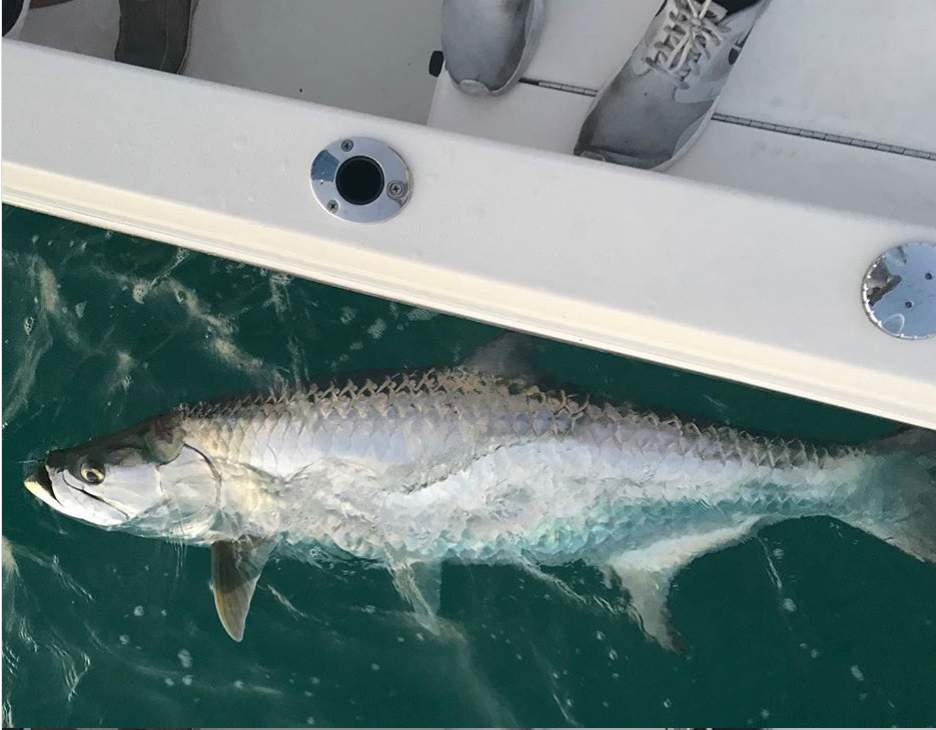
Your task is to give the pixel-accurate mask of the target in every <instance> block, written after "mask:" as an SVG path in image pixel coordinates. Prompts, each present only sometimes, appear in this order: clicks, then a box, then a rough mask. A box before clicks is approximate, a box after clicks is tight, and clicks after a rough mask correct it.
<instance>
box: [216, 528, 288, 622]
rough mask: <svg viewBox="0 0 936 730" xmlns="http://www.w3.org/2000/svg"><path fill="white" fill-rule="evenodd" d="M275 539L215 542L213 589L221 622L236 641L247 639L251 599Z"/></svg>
mask: <svg viewBox="0 0 936 730" xmlns="http://www.w3.org/2000/svg"><path fill="white" fill-rule="evenodd" d="M272 550H273V542H272V541H270V540H263V539H261V538H255V537H249V536H245V537H241V538H239V539H238V540H234V541H231V540H219V541H217V542H215V543H212V545H211V589H212V592H213V593H214V600H215V608H216V609H217V611H218V618H220V619H221V625H222V626H224V630H225V631H227V633H228V635H229V636H230V637H231V638H232V639H234V641H240V640H241V639H243V638H244V624H245V623H246V622H247V612H248V611H249V610H250V600H251V599H252V598H253V594H254V591H255V590H256V588H257V581H258V580H259V579H260V573H261V572H262V571H263V566H264V565H265V564H266V561H267V558H269V557H270V552H271V551H272Z"/></svg>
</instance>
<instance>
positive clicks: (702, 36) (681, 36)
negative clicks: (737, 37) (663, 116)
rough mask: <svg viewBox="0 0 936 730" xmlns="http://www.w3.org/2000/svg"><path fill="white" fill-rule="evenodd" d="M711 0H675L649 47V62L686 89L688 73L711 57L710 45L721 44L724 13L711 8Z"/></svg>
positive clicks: (667, 10)
mask: <svg viewBox="0 0 936 730" xmlns="http://www.w3.org/2000/svg"><path fill="white" fill-rule="evenodd" d="M711 5H712V0H672V4H671V7H668V8H667V9H666V10H665V11H664V12H665V13H666V14H667V18H666V20H665V21H664V22H663V25H662V27H661V28H660V32H659V34H658V36H657V40H656V42H654V44H653V45H652V46H651V47H650V51H651V53H650V55H649V56H648V57H647V59H646V60H647V63H648V64H650V65H651V66H653V67H654V68H656V69H659V70H660V71H662V72H663V73H665V74H667V75H669V76H672V77H673V78H674V79H675V80H676V81H677V82H678V83H679V85H680V86H682V87H683V88H685V87H686V86H687V85H688V84H686V81H685V79H686V76H688V75H689V73H690V72H691V71H693V70H695V69H696V68H697V62H698V61H699V59H700V58H702V57H703V56H705V57H706V58H709V57H710V56H711V50H710V45H711V44H714V45H716V46H720V45H721V44H722V40H723V39H724V38H723V36H722V32H721V30H720V29H719V27H718V23H719V22H720V21H721V19H722V16H723V12H719V11H720V10H721V8H719V6H717V5H716V6H715V7H716V8H718V11H716V10H715V9H713V8H712V7H711Z"/></svg>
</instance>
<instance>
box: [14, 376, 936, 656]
mask: <svg viewBox="0 0 936 730" xmlns="http://www.w3.org/2000/svg"><path fill="white" fill-rule="evenodd" d="M934 454H936V434H933V433H932V432H926V431H919V430H917V431H913V432H908V433H906V434H903V435H900V436H898V437H895V438H893V439H891V440H889V441H886V442H882V443H878V444H872V445H870V446H869V447H868V448H855V447H846V446H839V447H823V446H816V445H812V444H809V443H805V442H802V441H797V440H782V439H772V438H764V437H759V436H754V435H751V434H748V433H745V432H743V431H739V430H736V429H733V428H729V427H726V426H700V425H696V424H694V423H692V422H689V421H684V420H680V419H678V418H676V417H669V418H663V417H660V416H658V415H655V414H653V413H648V412H641V411H638V410H635V409H632V408H630V407H628V406H625V405H621V404H614V403H609V402H602V401H596V400H592V399H589V398H588V397H582V396H577V395H573V394H571V393H568V392H565V391H563V390H546V389H543V388H541V387H539V386H537V385H534V384H531V383H530V382H528V381H527V380H524V379H521V378H512V377H505V376H502V375H495V374H488V373H487V372H485V371H483V370H479V369H477V368H473V367H468V368H454V369H448V370H428V371H423V372H414V373H403V374H399V375H394V376H385V377H380V378H350V379H347V380H342V381H335V382H331V383H328V384H325V385H318V386H314V385H313V386H309V387H304V388H298V387H297V388H293V389H290V390H286V391H283V392H280V393H278V394H272V395H262V396H256V397H252V398H246V399H241V400H234V401H228V402H223V403H214V404H200V405H196V406H183V407H180V408H178V409H176V410H175V411H173V412H170V413H169V414H166V415H164V416H160V417H157V418H154V419H150V420H149V421H146V422H144V423H141V424H138V425H137V426H134V427H131V428H129V429H126V430H125V431H122V432H120V433H117V434H114V435H111V436H107V437H103V438H101V439H95V440H94V441H91V442H89V443H88V444H85V445H83V446H79V447H75V448H73V449H68V450H65V451H59V452H53V453H52V454H50V455H49V456H48V458H47V460H46V462H45V463H44V464H43V465H42V466H41V467H40V469H39V470H38V471H37V473H36V474H35V475H34V476H33V477H31V478H30V479H29V480H27V482H26V486H27V487H28V488H29V489H30V491H31V492H32V493H33V494H35V495H36V496H37V497H38V498H39V499H41V500H42V501H43V502H45V503H46V504H48V505H49V506H51V507H53V508H54V509H56V510H58V511H60V512H63V513H65V514H67V515H70V516H72V517H76V518H78V519H82V520H85V521H87V522H92V523H94V524H98V525H100V526H102V527H105V528H108V529H120V530H124V531H128V532H133V533H136V534H140V535H145V536H155V537H163V538H171V539H177V540H182V541H185V542H188V543H191V544H196V545H210V546H211V551H212V584H213V588H214V595H215V604H216V607H217V610H218V615H219V617H220V618H221V621H222V624H223V625H224V627H225V629H226V630H227V632H228V634H229V635H230V636H232V637H233V638H234V639H236V640H240V639H241V638H242V637H243V634H244V626H245V621H246V617H247V612H248V609H249V606H250V601H251V598H252V596H253V593H254V590H255V587H256V585H257V581H258V579H259V576H260V572H261V570H262V568H263V564H264V563H265V562H266V560H267V558H268V557H269V555H270V554H271V552H272V551H273V550H274V549H280V550H281V551H283V552H284V553H285V554H286V555H292V556H298V557H303V556H306V555H310V553H312V552H313V551H314V552H315V554H318V552H317V551H320V550H321V549H322V548H324V549H326V550H329V551H332V552H334V553H336V554H340V555H351V556H356V557H360V558H365V559H368V560H373V561H380V562H381V563H383V564H385V565H386V566H387V567H388V568H389V569H390V571H391V573H392V575H393V577H394V582H395V585H396V586H397V588H398V589H399V590H400V592H401V593H402V594H403V595H404V596H405V597H406V598H407V600H409V602H410V603H411V604H412V605H413V607H414V609H415V610H416V615H417V617H421V619H420V620H421V621H423V622H424V625H426V626H428V627H430V628H431V627H432V626H434V621H435V618H434V616H435V610H434V609H435V606H436V605H437V600H438V585H439V576H440V573H439V565H440V564H441V562H442V561H443V560H446V559H458V560H464V561H487V562H512V563H519V564H522V565H524V566H526V567H528V568H530V569H532V570H537V568H536V565H537V564H559V563H563V562H567V561H570V560H576V559H578V560H582V561H584V562H586V563H589V564H591V565H594V566H596V567H598V568H600V569H602V570H604V571H606V573H608V574H609V576H612V577H616V578H617V579H619V581H620V583H621V584H622V586H623V587H624V588H625V589H626V590H627V592H628V593H629V595H630V599H631V604H630V610H631V613H632V615H633V616H634V617H635V618H636V619H637V620H638V622H639V625H640V626H641V628H642V629H643V630H644V632H645V633H646V634H647V635H648V636H650V637H652V638H653V639H655V640H656V641H658V642H659V643H660V644H661V645H663V646H665V647H673V646H674V639H673V632H672V630H671V628H670V626H669V620H668V615H667V611H666V595H667V591H668V587H669V584H670V581H671V580H672V578H673V576H674V575H675V573H676V572H677V571H678V570H679V569H680V568H681V567H682V566H684V565H686V564H688V563H689V562H691V561H692V560H693V559H694V558H696V557H698V556H700V555H703V554H705V553H707V552H711V551H713V550H716V549H719V548H721V547H724V546H727V545H729V544H731V543H733V542H736V541H738V540H740V539H743V538H744V537H746V536H747V535H748V534H750V532H751V531H752V530H754V529H756V528H757V527H758V526H760V525H764V524H767V523H770V522H776V521H778V520H783V519H787V518H794V517H801V516H806V515H829V516H832V517H836V518H838V519H841V520H843V521H845V522H847V523H849V524H851V525H853V526H855V527H858V528H859V529H862V530H864V531H866V532H868V533H870V534H872V535H875V536H876V537H879V538H881V539H883V540H886V541H888V542H889V543H891V544H892V545H894V546H895V547H897V548H899V549H901V550H903V551H904V552H906V553H908V554H910V555H912V556H914V557H916V558H918V559H920V560H924V561H928V562H932V563H936V479H934V475H933V466H934V459H933V456H934ZM433 597H434V598H433Z"/></svg>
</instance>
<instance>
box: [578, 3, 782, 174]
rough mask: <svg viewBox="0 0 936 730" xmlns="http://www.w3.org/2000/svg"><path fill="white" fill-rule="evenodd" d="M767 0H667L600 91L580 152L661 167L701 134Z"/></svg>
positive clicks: (581, 135)
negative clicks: (622, 66)
mask: <svg viewBox="0 0 936 730" xmlns="http://www.w3.org/2000/svg"><path fill="white" fill-rule="evenodd" d="M768 2H769V0H721V2H718V3H716V2H713V0H666V2H665V3H664V4H663V7H662V8H661V9H660V11H659V12H658V13H657V15H656V17H654V19H653V22H652V23H651V24H650V27H649V28H648V29H647V32H646V34H645V35H644V37H643V40H641V42H640V44H639V45H638V46H637V48H636V49H635V50H634V52H633V53H632V54H631V57H630V59H628V61H627V63H626V64H624V68H622V69H621V70H620V72H619V73H618V74H617V76H615V77H614V78H613V79H612V80H611V82H610V83H609V84H608V85H607V86H606V87H605V88H604V90H603V91H602V92H601V93H599V95H598V98H597V99H596V100H595V103H594V104H593V105H592V108H591V110H590V111H589V114H588V116H587V118H586V119H585V123H584V124H583V125H582V129H581V131H580V132H579V138H578V142H577V143H576V145H575V154H577V155H581V156H583V157H591V158H594V159H599V160H606V161H608V162H615V163H618V164H621V165H630V166H632V167H640V168H644V169H655V170H661V169H664V168H666V167H668V166H669V165H671V164H672V163H673V162H675V161H676V160H677V159H678V158H679V157H680V155H682V154H684V153H685V152H686V151H687V150H688V149H689V148H690V147H691V146H692V144H693V143H694V142H695V140H696V139H698V137H699V135H700V134H701V133H702V130H703V129H704V127H705V125H706V124H707V123H708V121H709V119H710V118H711V116H712V113H713V112H714V110H715V102H716V100H717V99H718V95H719V94H720V93H721V90H722V88H723V87H724V85H725V82H726V81H727V80H728V74H729V73H730V72H731V67H732V66H733V65H734V62H735V60H736V59H737V57H738V54H739V53H740V52H741V48H742V47H743V46H744V42H745V41H746V40H747V37H748V34H749V33H750V32H751V29H752V28H753V27H754V23H755V21H756V20H757V18H758V17H759V16H760V14H761V13H762V12H763V10H764V8H765V7H766V6H767V3H768Z"/></svg>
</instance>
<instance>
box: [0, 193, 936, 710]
mask: <svg viewBox="0 0 936 730" xmlns="http://www.w3.org/2000/svg"><path fill="white" fill-rule="evenodd" d="M497 332H498V330H497V329H496V328H492V327H489V326H485V325H481V324H478V323H474V322H470V321H465V320H461V319H456V318H453V317H448V316H443V315H436V314H434V313H431V312H428V311H425V310H421V309H414V308H412V307H408V306H404V305H400V304H395V303H391V302H387V301H382V300H379V299H375V298H372V297H367V296H363V295H359V294H354V293H350V292H346V291H342V290H339V289H334V288H331V287H327V286H324V285H321V284H316V283H312V282H308V281H303V280H299V279H293V278H290V277H287V276H284V275H281V274H274V273H270V272H267V271H264V270H261V269H257V268H253V267H249V266H245V265H241V264H237V263H231V262H228V261H224V260H220V259H215V258H211V257H209V256H204V255H199V254H194V253H188V252H185V251H182V250H179V249H176V248H173V247H171V246H166V245H163V244H157V243H151V242H147V241H143V240H140V239H137V238H133V237H130V236H124V235H118V234H112V233H109V232H105V231H102V230H99V229H95V228H92V227H89V226H83V225H78V224H75V223H71V222H67V221H62V220H59V219H55V218H51V217H48V216H43V215H38V214H35V213H30V212H26V211H23V210H18V209H15V208H10V207H5V208H4V210H3V357H4V359H3V365H4V369H3V396H4V403H3V421H4V431H3V447H4V448H3V534H4V536H5V539H6V541H7V542H6V545H7V547H9V548H10V550H11V554H8V555H6V556H5V560H4V598H3V606H4V617H3V640H4V645H3V680H4V681H3V692H4V694H3V707H4V724H5V725H12V724H16V725H20V726H22V725H28V726H56V725H58V726H62V725H71V726H76V725H81V726H95V725H102V726H137V727H142V726H148V725H149V726H202V727H205V726H213V725H217V726H293V725H300V726H301V725H310V724H316V725H342V726H354V725H360V726H374V725H380V726H393V725H401V726H418V725H433V726H470V725H498V726H508V725H522V726H560V725H570V724H581V725H597V726H615V725H645V726H677V725H684V726H700V725H708V726H713V725H721V726H744V725H754V724H764V725H772V726H796V725H813V726H822V725H835V726H885V725H891V724H894V725H928V724H929V725H931V724H936V568H934V567H933V566H928V565H924V564H921V563H919V562H917V561H914V560H913V559H911V558H909V557H907V556H905V555H903V554H902V553H899V552H897V551H896V550H894V549H891V548H890V547H888V546H886V545H884V544H882V543H881V542H879V541H876V540H874V539H873V538H870V537H867V536H865V535H864V534H863V533H860V532H858V531H856V530H853V529H851V528H848V527H846V526H844V525H842V524H840V523H837V522H835V521H833V520H828V519H804V520H798V521H792V522H787V523H784V524H780V525H776V526H773V527H770V528H768V529H766V530H764V531H763V532H761V533H760V535H759V536H757V537H755V538H752V539H750V540H748V541H747V542H745V543H743V544H741V545H739V546H736V547H732V548H730V549H727V550H724V551H722V552H719V553H716V554H713V555H709V556H706V557H703V558H701V559H699V560H697V561H696V562H695V563H693V564H692V565H691V566H689V567H688V568H687V569H685V570H684V571H682V572H681V573H680V574H679V576H678V578H677V580H676V583H675V585H674V588H673V591H672V594H671V597H670V607H671V612H672V615H673V620H674V623H675V625H676V627H677V629H678V630H679V632H680V633H681V635H682V638H683V641H684V643H685V645H686V650H685V653H683V654H673V653H669V652H666V651H663V650H661V649H660V648H659V647H657V646H656V645H654V644H651V643H649V642H648V641H646V640H645V639H644V637H643V635H642V634H641V633H640V632H639V630H638V629H637V628H636V627H635V626H634V625H633V624H632V623H631V622H630V621H629V620H628V619H627V618H626V617H624V616H621V615H620V614H619V611H620V609H621V608H622V607H623V606H624V605H625V599H624V598H623V597H622V596H620V595H618V593H617V592H616V591H615V590H613V589H610V588H608V587H606V586H605V585H604V582H603V580H602V577H601V576H600V575H599V574H598V573H597V572H596V571H594V570H593V569H591V568H588V567H586V566H584V565H578V564H574V565H570V566H567V567H565V568H562V569H560V570H557V571H555V572H556V574H557V575H558V576H559V577H560V578H561V579H562V580H563V581H564V582H565V583H566V584H567V585H569V586H570V587H572V588H573V589H574V591H575V592H576V593H578V594H579V595H580V596H581V597H582V600H574V599H571V598H569V597H568V596H567V595H565V594H564V593H563V592H562V591H561V590H559V589H558V588H557V587H556V586H554V585H551V584H546V583H544V582H542V581H540V580H537V579H534V578H532V577H531V576H530V575H528V574H527V573H524V572H522V571H521V570H519V569H514V568H510V567H490V566H487V567H486V566H470V565H457V564H449V565H446V566H445V569H444V573H443V590H442V604H441V615H442V617H443V618H444V619H445V620H446V623H447V624H448V625H449V627H450V628H451V630H450V631H448V632H447V633H446V635H445V636H444V637H435V636H433V635H431V634H426V632H425V631H424V630H423V629H422V628H421V627H420V626H419V625H418V624H417V623H416V622H415V621H414V620H413V619H412V618H411V617H410V614H409V612H408V610H407V607H406V605H405V604H404V602H403V601H402V600H401V599H400V598H399V597H398V596H397V595H396V593H395V591H394V589H393V587H392V585H391V581H390V578H389V577H388V575H387V574H386V573H385V572H383V571H382V570H379V569H374V568H372V567H368V566H367V565H365V564H363V563H354V562H350V563H340V564H322V565H315V566H313V565H308V564H304V563H297V562H291V561H285V560H283V561H279V562H274V563H273V564H272V565H270V566H268V567H267V569H266V571H265V572H264V576H263V579H262V582H261V588H260V589H259V591H258V594H257V596H256V598H255V600H254V606H253V610H252V612H251V617H250V622H249V624H248V631H247V635H246V638H245V640H244V642H243V643H242V644H235V643H234V642H231V641H230V640H228V639H227V637H226V636H225V634H224V632H223V631H222V629H221V627H220V625H219V624H218V621H217V619H216V617H215V615H214V607H213V604H212V600H211V596H210V594H209V591H208V554H207V552H206V551H204V550H200V549H189V550H185V551H183V550H181V549H179V548H177V547H175V546H172V545H169V544H166V543H161V542H159V541H154V540H145V539H142V538H136V537H132V536H128V535H122V534H119V533H108V532H104V531H101V530H98V529H95V528H93V527H89V526H85V525H82V524H79V523H76V522H73V521H71V520H69V519H67V518H65V517H61V516H59V515H57V514H53V513H52V512H51V511H50V510H49V509H47V508H46V507H44V506H43V505H41V504H39V503H38V501H37V500H35V499H34V498H32V496H31V495H29V494H28V493H27V492H26V491H25V490H24V489H22V488H21V483H22V479H23V476H24V474H25V473H26V471H27V470H28V468H29V460H31V459H36V458H38V457H41V456H42V455H43V454H44V453H45V452H46V451H48V450H49V449H51V448H54V447H61V446H67V445H72V444H74V443H77V442H80V441H83V440H85V439H87V438H90V437H92V436H96V435H99V434H102V433H106V432H110V431H114V430H117V429H119V428H121V427H123V426H125V425H128V424H130V423H132V422H134V421H137V420H140V419H142V418H145V417H147V416H150V415H152V414H155V413H158V412H162V411H165V410H168V409H169V408H171V407H173V406H175V405H177V404H178V403H180V402H183V401H197V400H200V399H203V398H219V397H223V396H225V395H228V394H232V393H240V392H243V391H244V390H249V389H251V388H267V387H269V386H271V385H274V384H277V383H281V382H284V381H291V380H294V379H296V378H299V379H302V378H307V377H312V376H315V375H319V374H322V373H329V372H340V371H343V370H360V369H369V368H381V369H383V368H392V369H395V368H405V367H421V366H428V365H440V364H450V363H455V362H458V361H459V360H460V359H461V358H463V357H464V356H465V355H466V354H468V353H469V352H470V351H471V350H472V349H473V348H475V347H476V346H478V345H479V344H482V343H484V342H486V341H488V340H489V339H491V338H492V337H493V336H494V335H496V334H497ZM537 365H538V367H539V368H540V369H541V370H543V371H544V373H545V374H546V375H548V377H549V378H550V379H554V380H557V381H561V382H565V383H572V384H575V385H576V386H577V387H578V388H580V389H581V390H583V391H589V392H592V393H595V394H600V395H604V396H609V397H612V398H615V399H620V400H629V401H632V402H635V403H637V404H638V405H640V406H643V407H651V408H655V409H659V410H663V411H677V412H679V413H682V414H686V415H689V416H693V417H696V418H700V419H707V420H717V421H722V422H727V423H730V424H733V425H735V426H740V427H745V428H751V429H756V430H759V431H765V432H770V433H781V434H787V435H791V436H798V437H803V438H809V439H815V440H818V441H846V442H861V441H863V440H867V439H871V438H874V437H878V436H881V435H883V434H886V433H890V432H892V431H893V430H894V428H895V424H893V423H889V422H885V421H881V420H879V419H874V418H871V417H867V416H862V415H858V414H855V413H851V412H847V411H844V410H839V409H833V408H829V407H825V406H821V405H817V404H814V403H810V402H807V401H802V400H798V399H794V398H789V397H785V396H780V395H777V394H773V393H767V392H764V391H759V390H756V389H752V388H747V387H744V386H740V385H736V384H732V383H727V382H722V381H718V380H714V379H710V378H705V377H701V376H697V375H691V374H687V373H683V372H679V371H675V370H670V369H666V368H662V367H658V366H655V365H651V364H647V363H642V362H638V361H635V360H630V359H625V358H621V357H616V356H611V355H607V354H601V353H596V352H592V351H587V350H583V349H580V348H575V347H571V346H567V345H562V344H557V343H549V342H543V343H542V344H541V345H540V346H539V347H538V349H537ZM599 599H603V600H599ZM607 605H610V606H612V607H613V608H615V609H616V611H609V610H608V608H607V607H606V606H607Z"/></svg>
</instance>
